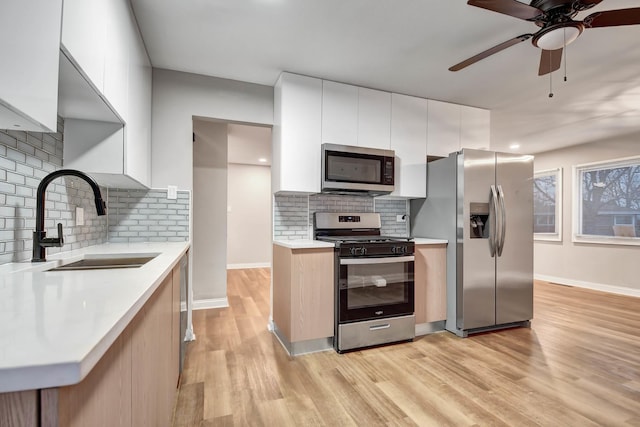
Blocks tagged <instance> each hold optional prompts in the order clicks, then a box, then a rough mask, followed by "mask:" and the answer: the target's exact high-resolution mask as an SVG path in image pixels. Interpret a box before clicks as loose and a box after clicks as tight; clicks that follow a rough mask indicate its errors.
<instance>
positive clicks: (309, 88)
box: [271, 73, 322, 193]
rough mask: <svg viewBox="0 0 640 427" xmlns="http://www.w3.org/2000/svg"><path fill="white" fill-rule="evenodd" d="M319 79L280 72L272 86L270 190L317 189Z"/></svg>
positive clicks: (319, 145) (308, 190)
mask: <svg viewBox="0 0 640 427" xmlns="http://www.w3.org/2000/svg"><path fill="white" fill-rule="evenodd" d="M321 116H322V80H320V79H314V78H311V77H305V76H299V75H296V74H290V73H283V74H282V75H281V76H280V78H279V79H278V82H277V83H276V86H275V88H274V126H273V153H272V157H273V160H272V165H271V177H272V178H271V179H272V184H271V191H272V192H274V193H276V192H279V191H295V192H305V193H319V192H320V163H321V162H320V155H321V141H320V132H321Z"/></svg>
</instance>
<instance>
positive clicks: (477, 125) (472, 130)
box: [460, 106, 491, 150]
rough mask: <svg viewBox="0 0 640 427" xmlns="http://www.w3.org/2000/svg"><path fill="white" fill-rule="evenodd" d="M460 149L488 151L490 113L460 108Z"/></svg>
mask: <svg viewBox="0 0 640 427" xmlns="http://www.w3.org/2000/svg"><path fill="white" fill-rule="evenodd" d="M461 109H462V111H461V114H460V148H476V149H479V150H488V149H489V146H490V140H491V111H489V110H484V109H482V108H475V107H464V106H463V107H461Z"/></svg>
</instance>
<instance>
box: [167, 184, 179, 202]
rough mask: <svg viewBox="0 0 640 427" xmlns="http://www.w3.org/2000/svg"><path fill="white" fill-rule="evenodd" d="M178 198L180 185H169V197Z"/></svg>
mask: <svg viewBox="0 0 640 427" xmlns="http://www.w3.org/2000/svg"><path fill="white" fill-rule="evenodd" d="M177 198H178V187H176V186H175V185H168V186H167V199H169V200H175V199H177Z"/></svg>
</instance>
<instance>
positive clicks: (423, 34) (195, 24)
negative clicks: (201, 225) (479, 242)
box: [132, 0, 640, 153]
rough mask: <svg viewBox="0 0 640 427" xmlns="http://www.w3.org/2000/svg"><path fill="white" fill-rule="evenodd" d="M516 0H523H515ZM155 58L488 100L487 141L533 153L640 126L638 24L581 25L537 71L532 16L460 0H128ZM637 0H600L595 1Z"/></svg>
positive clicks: (171, 65)
mask: <svg viewBox="0 0 640 427" xmlns="http://www.w3.org/2000/svg"><path fill="white" fill-rule="evenodd" d="M523 3H524V1H523ZM132 4H133V6H134V10H135V13H136V16H137V19H138V22H139V25H140V28H141V31H142V35H143V38H144V40H145V43H146V46H147V49H148V51H149V55H150V57H151V62H152V63H153V66H154V67H157V68H167V69H172V70H179V71H186V72H192V73H198V74H204V75H211V76H217V77H222V78H228V79H234V80H240V81H247V82H252V83H259V84H264V85H269V86H273V84H274V83H275V81H276V79H277V77H278V75H279V74H280V73H281V72H282V71H289V72H293V73H299V74H305V75H310V76H314V77H320V78H324V79H329V80H335V81H339V82H344V83H350V84H355V85H359V86H365V87H371V88H375V89H382V90H388V91H393V92H398V93H405V94H410V95H416V96H422V97H426V98H430V99H437V100H442V101H448V102H454V103H458V104H463V105H470V106H476V107H482V108H488V109H491V110H492V148H494V149H497V150H505V151H513V150H510V149H509V148H508V146H509V145H510V144H511V143H514V142H518V143H520V144H521V148H520V151H523V152H528V153H535V152H540V151H545V150H549V149H554V148H558V147H562V146H567V145H573V144H580V143H585V142H590V141H594V140H598V139H602V138H606V137H611V136H616V135H623V134H630V133H635V132H640V43H638V40H640V25H639V26H626V27H614V28H596V29H587V30H585V31H584V33H583V34H582V35H581V36H580V37H579V39H578V40H577V41H575V42H574V43H573V44H572V45H570V46H569V47H568V48H567V49H566V51H567V57H568V61H567V75H568V81H567V82H564V81H562V80H563V68H564V59H563V68H561V70H559V71H557V72H555V73H553V93H554V96H553V97H552V98H549V97H548V93H549V78H548V76H546V77H539V76H538V75H537V74H538V63H539V59H540V51H539V50H538V49H537V48H536V47H534V46H533V45H531V43H530V42H529V41H525V42H523V43H520V44H518V45H515V46H512V47H510V48H508V49H506V50H504V51H503V52H500V53H498V54H496V55H494V56H492V57H490V58H487V59H484V60H482V61H480V62H478V63H476V64H474V65H472V66H470V67H468V68H466V69H464V70H461V71H458V72H455V73H453V72H450V71H448V70H447V69H448V68H449V67H450V66H451V65H454V64H456V63H458V62H460V61H462V60H464V59H466V58H468V57H470V56H472V55H475V54H477V53H480V52H482V51H484V50H486V49H488V48H490V47H493V46H495V45H497V44H499V43H501V42H503V41H506V40H509V39H512V38H514V37H516V36H518V35H521V34H527V33H533V32H535V31H537V29H538V27H536V26H535V25H534V24H533V23H530V22H526V21H522V20H519V19H516V18H512V17H509V16H506V15H501V14H498V13H494V12H489V11H487V10H484V9H480V8H477V7H473V6H468V5H467V4H466V1H464V0H403V1H401V2H398V1H390V0H348V1H345V0H303V1H302V0H233V1H229V0H162V1H158V0H132ZM627 7H638V0H604V1H602V3H600V5H598V6H596V7H594V8H593V9H591V10H589V11H586V12H582V13H580V14H579V15H578V16H577V17H576V19H582V18H584V17H585V16H587V15H589V14H591V13H593V12H595V11H598V10H610V9H623V8H627Z"/></svg>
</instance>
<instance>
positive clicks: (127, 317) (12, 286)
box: [0, 242, 189, 392]
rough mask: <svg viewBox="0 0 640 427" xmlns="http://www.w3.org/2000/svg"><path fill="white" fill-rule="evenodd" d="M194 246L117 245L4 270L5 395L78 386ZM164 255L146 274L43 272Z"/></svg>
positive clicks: (0, 371)
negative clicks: (92, 258)
mask: <svg viewBox="0 0 640 427" xmlns="http://www.w3.org/2000/svg"><path fill="white" fill-rule="evenodd" d="M188 248H189V244H188V242H178V243H131V244H124V243H114V244H109V243H107V244H103V245H96V246H90V247H87V248H83V249H79V250H74V251H71V252H66V253H60V254H55V255H51V256H48V257H47V259H48V260H50V261H47V262H46V263H39V264H37V265H36V269H37V270H40V271H36V272H34V271H30V269H32V267H34V264H32V263H30V262H27V263H14V264H6V265H3V266H0V392H7V391H19V390H30V389H39V388H47V387H56V386H63V385H69V384H75V383H78V382H80V381H82V379H83V378H84V377H85V376H86V375H87V374H88V373H89V372H90V371H91V369H92V368H93V367H94V366H95V364H96V363H97V362H98V360H100V358H101V357H102V356H103V355H104V353H105V352H106V351H107V350H108V349H109V347H110V346H111V344H113V342H114V341H115V340H116V338H117V337H118V336H119V335H120V334H121V333H122V331H123V330H124V329H125V327H126V326H127V325H128V324H129V322H130V321H131V320H132V319H133V317H134V316H135V315H136V313H137V312H138V311H139V310H140V308H141V307H142V306H143V305H144V303H145V302H146V301H147V300H148V298H149V297H150V296H151V295H152V294H153V292H154V291H155V290H156V288H157V287H158V286H159V285H160V283H161V282H162V279H164V278H165V277H166V276H167V274H169V273H170V272H171V270H172V269H173V267H174V266H175V265H176V264H177V263H178V261H179V260H180V258H181V257H182V255H183V254H184V253H185V252H186V251H187V249H188ZM134 253H140V254H142V253H159V255H158V256H157V257H156V258H154V259H152V260H151V261H149V262H148V263H146V264H145V265H143V266H142V267H140V268H124V269H110V270H109V269H103V270H76V271H42V270H45V269H48V268H51V267H54V266H55V265H56V264H59V263H61V261H60V260H65V262H66V261H74V260H78V259H80V258H82V256H83V255H84V254H134Z"/></svg>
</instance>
